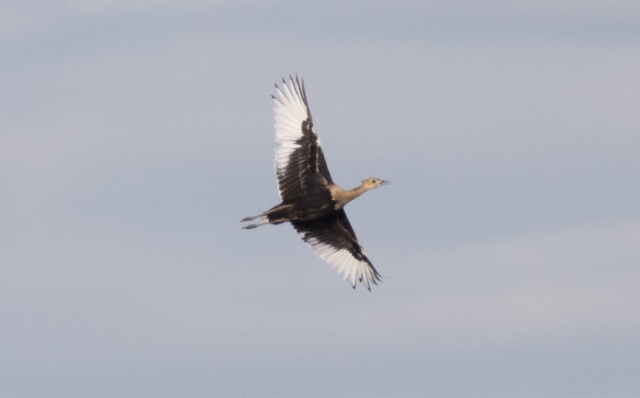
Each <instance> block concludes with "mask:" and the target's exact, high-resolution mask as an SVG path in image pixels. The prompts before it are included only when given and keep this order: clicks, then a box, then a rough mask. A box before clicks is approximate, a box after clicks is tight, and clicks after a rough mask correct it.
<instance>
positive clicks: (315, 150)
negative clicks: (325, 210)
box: [273, 77, 333, 201]
mask: <svg viewBox="0 0 640 398" xmlns="http://www.w3.org/2000/svg"><path fill="white" fill-rule="evenodd" d="M282 82H283V85H282V88H280V87H278V86H277V85H276V95H277V96H273V101H274V103H275V128H276V141H277V142H279V143H280V146H279V147H278V148H277V149H276V174H277V176H278V190H279V193H280V198H282V200H283V201H286V200H293V199H296V198H299V197H302V196H304V195H305V194H307V193H308V192H311V191H314V190H316V189H318V188H322V187H325V188H326V185H327V184H332V183H333V181H332V180H331V175H330V174H329V169H328V168H327V163H326V162H325V160H324V155H323V153H322V147H321V146H320V140H319V139H318V135H317V134H316V130H315V128H314V127H313V120H312V119H311V112H310V111H309V105H308V103H307V94H306V92H305V89H304V80H303V82H302V84H300V82H299V80H298V78H297V77H296V79H295V80H293V78H291V77H290V79H289V82H288V83H287V82H286V81H285V80H284V79H283V80H282Z"/></svg>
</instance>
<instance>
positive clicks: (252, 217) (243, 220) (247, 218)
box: [240, 214, 262, 222]
mask: <svg viewBox="0 0 640 398" xmlns="http://www.w3.org/2000/svg"><path fill="white" fill-rule="evenodd" d="M258 217H262V214H258V215H257V216H250V217H245V218H243V219H242V220H240V222H245V221H251V220H255V219H256V218H258Z"/></svg>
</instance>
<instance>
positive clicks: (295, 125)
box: [273, 79, 320, 175]
mask: <svg viewBox="0 0 640 398" xmlns="http://www.w3.org/2000/svg"><path fill="white" fill-rule="evenodd" d="M273 102H274V105H275V106H274V111H275V129H276V142H279V143H280V146H279V147H278V148H276V172H277V173H278V175H281V174H284V172H285V170H286V168H287V166H288V165H289V159H290V157H291V154H292V153H293V152H294V151H295V150H296V149H298V148H300V145H298V144H297V143H296V141H298V140H299V139H300V138H301V137H302V135H303V134H302V122H304V121H305V120H307V118H309V113H308V111H307V105H306V104H305V103H304V100H303V99H302V89H301V88H300V86H299V84H298V82H297V81H294V80H293V79H290V80H289V83H288V84H287V83H286V82H285V83H284V84H283V85H282V88H280V87H278V86H276V96H274V97H273ZM314 133H315V131H314ZM318 145H320V142H318Z"/></svg>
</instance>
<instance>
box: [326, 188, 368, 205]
mask: <svg viewBox="0 0 640 398" xmlns="http://www.w3.org/2000/svg"><path fill="white" fill-rule="evenodd" d="M366 191H367V189H366V188H365V187H364V185H362V184H361V185H360V186H359V187H357V188H353V189H350V190H348V191H345V190H344V189H342V188H340V187H339V186H337V185H334V186H333V189H331V196H332V198H333V200H334V201H336V209H341V208H343V207H344V206H345V205H346V204H347V203H349V202H351V201H352V200H354V199H355V198H357V197H358V196H360V195H362V194H363V193H365V192H366Z"/></svg>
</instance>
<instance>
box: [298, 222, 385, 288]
mask: <svg viewBox="0 0 640 398" xmlns="http://www.w3.org/2000/svg"><path fill="white" fill-rule="evenodd" d="M300 235H302V236H303V237H304V234H303V233H301V234H300ZM306 242H307V244H309V246H311V248H312V249H313V251H314V252H315V253H316V254H317V255H318V256H319V257H320V258H321V259H323V260H325V261H326V262H327V263H329V265H331V268H333V269H335V270H336V271H338V273H339V274H340V275H342V277H343V278H344V280H345V281H349V283H351V286H352V287H354V288H355V287H356V281H360V282H362V283H363V284H364V285H365V286H366V287H367V289H369V290H371V283H373V284H376V285H377V283H376V272H375V270H374V269H373V268H371V266H370V265H369V264H367V262H366V261H361V260H358V259H356V258H355V257H353V255H352V254H351V253H350V252H349V250H347V249H336V248H335V247H333V246H331V245H328V244H326V243H323V242H321V241H319V240H318V239H316V238H308V239H307V240H306ZM363 254H364V253H363Z"/></svg>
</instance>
